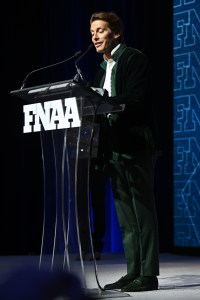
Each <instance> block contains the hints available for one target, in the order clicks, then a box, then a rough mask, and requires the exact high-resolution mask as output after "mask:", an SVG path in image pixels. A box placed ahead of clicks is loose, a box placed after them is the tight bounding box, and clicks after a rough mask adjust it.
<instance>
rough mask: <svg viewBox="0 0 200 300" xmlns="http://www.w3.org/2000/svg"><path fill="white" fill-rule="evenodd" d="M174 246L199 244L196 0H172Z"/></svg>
mask: <svg viewBox="0 0 200 300" xmlns="http://www.w3.org/2000/svg"><path fill="white" fill-rule="evenodd" d="M173 21H174V24H173V26H174V44H173V47H174V48H173V56H174V246H177V247H199V246H200V1H199V0H174V2H173Z"/></svg>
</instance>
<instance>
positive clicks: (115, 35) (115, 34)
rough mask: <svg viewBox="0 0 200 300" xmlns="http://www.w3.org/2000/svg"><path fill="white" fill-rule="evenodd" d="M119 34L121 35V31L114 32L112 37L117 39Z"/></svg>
mask: <svg viewBox="0 0 200 300" xmlns="http://www.w3.org/2000/svg"><path fill="white" fill-rule="evenodd" d="M120 36H121V32H120V33H114V35H113V38H114V39H116V40H117V39H118V38H119V37H120Z"/></svg>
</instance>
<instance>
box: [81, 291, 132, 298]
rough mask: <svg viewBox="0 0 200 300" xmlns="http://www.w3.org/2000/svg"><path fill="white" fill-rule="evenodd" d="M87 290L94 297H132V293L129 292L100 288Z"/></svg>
mask: <svg viewBox="0 0 200 300" xmlns="http://www.w3.org/2000/svg"><path fill="white" fill-rule="evenodd" d="M87 292H88V294H89V295H91V296H92V297H94V299H103V298H105V299H107V298H122V297H130V295H129V294H127V293H123V292H120V291H114V290H105V291H102V290H100V289H88V290H87Z"/></svg>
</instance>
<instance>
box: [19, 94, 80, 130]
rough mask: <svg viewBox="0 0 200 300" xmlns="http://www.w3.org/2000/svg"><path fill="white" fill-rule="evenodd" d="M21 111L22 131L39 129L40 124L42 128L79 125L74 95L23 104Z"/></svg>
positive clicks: (50, 128)
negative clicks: (22, 113) (22, 116)
mask: <svg viewBox="0 0 200 300" xmlns="http://www.w3.org/2000/svg"><path fill="white" fill-rule="evenodd" d="M64 108H65V109H64ZM23 112H24V127H23V132H24V133H27V132H32V131H34V132H37V131H41V130H42V126H43V129H44V130H56V129H62V128H70V127H80V126H81V121H80V118H79V112H78V107H77V103H76V98H75V97H72V98H65V99H59V100H53V101H46V102H44V103H34V104H28V105H24V107H23Z"/></svg>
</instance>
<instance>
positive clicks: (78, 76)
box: [74, 44, 93, 82]
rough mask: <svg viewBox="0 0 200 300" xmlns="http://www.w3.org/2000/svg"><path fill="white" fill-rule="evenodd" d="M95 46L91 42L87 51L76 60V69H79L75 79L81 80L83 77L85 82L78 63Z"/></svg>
mask: <svg viewBox="0 0 200 300" xmlns="http://www.w3.org/2000/svg"><path fill="white" fill-rule="evenodd" d="M92 47H93V44H90V45H89V47H88V48H87V50H86V51H85V52H83V54H82V55H81V56H79V57H78V59H77V60H75V67H76V71H77V74H76V76H75V78H74V80H75V81H79V78H81V80H82V81H83V82H84V81H85V80H84V78H83V75H82V73H81V70H80V69H79V67H78V65H77V63H78V62H79V61H80V60H81V59H82V58H83V57H84V56H85V55H86V54H87V53H88V52H89V51H90V49H91V48H92Z"/></svg>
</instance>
